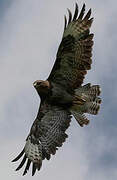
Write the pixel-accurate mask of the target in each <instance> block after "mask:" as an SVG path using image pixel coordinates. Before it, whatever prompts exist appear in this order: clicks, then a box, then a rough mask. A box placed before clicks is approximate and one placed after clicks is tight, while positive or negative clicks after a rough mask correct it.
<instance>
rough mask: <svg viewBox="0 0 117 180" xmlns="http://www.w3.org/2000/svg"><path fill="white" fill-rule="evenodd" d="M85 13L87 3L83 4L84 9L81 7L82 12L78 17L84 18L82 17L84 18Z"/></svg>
mask: <svg viewBox="0 0 117 180" xmlns="http://www.w3.org/2000/svg"><path fill="white" fill-rule="evenodd" d="M84 13H85V3H84V4H83V7H82V9H81V12H80V15H79V17H78V19H81V20H82V18H83V16H84Z"/></svg>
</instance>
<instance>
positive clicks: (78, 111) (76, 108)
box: [70, 83, 101, 126]
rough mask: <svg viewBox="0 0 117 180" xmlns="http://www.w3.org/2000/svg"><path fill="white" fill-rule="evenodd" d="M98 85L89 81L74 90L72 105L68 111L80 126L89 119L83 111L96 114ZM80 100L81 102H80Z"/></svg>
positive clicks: (99, 89) (98, 106) (98, 99)
mask: <svg viewBox="0 0 117 180" xmlns="http://www.w3.org/2000/svg"><path fill="white" fill-rule="evenodd" d="M100 93H101V88H100V86H99V85H93V86H91V84H90V83H88V84H86V85H84V86H81V87H80V88H78V89H76V90H75V95H74V99H75V100H74V101H73V106H72V107H71V109H70V111H71V113H72V115H73V116H74V117H75V119H76V120H77V122H78V123H79V124H80V126H83V125H87V124H88V123H89V120H88V119H87V118H86V116H85V115H84V113H88V114H93V115H96V114H98V112H99V109H100V104H101V98H100V97H98V96H99V95H100ZM81 102H82V103H81Z"/></svg>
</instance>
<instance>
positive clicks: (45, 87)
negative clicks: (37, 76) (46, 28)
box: [33, 80, 50, 96]
mask: <svg viewBox="0 0 117 180" xmlns="http://www.w3.org/2000/svg"><path fill="white" fill-rule="evenodd" d="M33 86H34V88H35V89H36V90H37V92H38V94H39V95H40V96H41V95H47V94H48V92H49V89H50V83H49V81H43V80H37V81H35V82H34V83H33Z"/></svg>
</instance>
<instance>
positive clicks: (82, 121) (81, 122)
mask: <svg viewBox="0 0 117 180" xmlns="http://www.w3.org/2000/svg"><path fill="white" fill-rule="evenodd" d="M71 113H72V115H73V116H74V117H75V119H76V121H77V122H78V123H79V125H80V126H81V127H83V126H84V125H88V124H89V119H87V117H86V116H85V115H84V114H83V113H82V112H76V111H74V110H71Z"/></svg>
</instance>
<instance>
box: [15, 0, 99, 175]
mask: <svg viewBox="0 0 117 180" xmlns="http://www.w3.org/2000/svg"><path fill="white" fill-rule="evenodd" d="M68 13H69V18H68V20H67V18H66V16H65V26H64V33H63V38H62V41H61V44H60V46H59V49H58V52H57V56H56V61H55V64H54V66H53V68H52V71H51V73H50V75H49V77H48V78H47V80H46V81H43V80H37V81H35V82H34V83H33V85H34V87H35V89H36V91H37V93H38V94H39V96H40V99H41V104H40V108H39V112H38V114H37V117H36V119H35V121H34V123H33V125H32V127H31V130H30V133H29V135H28V137H27V139H26V144H25V146H24V149H23V150H22V152H21V153H20V154H19V155H18V156H17V157H16V158H15V159H14V160H13V162H15V161H17V160H19V159H20V158H21V157H22V156H23V159H22V161H21V163H20V164H19V166H18V167H17V169H16V171H17V170H19V169H21V168H22V167H23V165H24V164H25V169H24V172H23V175H25V174H26V173H27V171H28V170H29V168H30V165H31V164H32V175H34V174H35V172H36V170H40V168H41V166H42V161H43V160H44V159H47V160H49V159H50V158H51V155H54V154H55V153H56V150H58V147H61V146H62V144H63V143H64V142H65V140H66V138H67V137H68V135H67V134H66V130H67V128H68V127H69V125H70V121H71V115H73V116H74V118H75V119H76V121H77V122H78V123H79V125H80V126H84V125H87V124H88V123H89V120H88V118H87V117H86V116H85V114H84V113H89V114H94V115H96V114H97V113H98V111H99V108H100V103H101V98H100V97H99V95H100V93H101V90H100V86H99V85H93V86H92V85H91V84H90V83H88V84H86V85H84V86H82V83H83V79H84V77H85V75H86V73H87V70H89V69H91V64H92V58H91V57H92V46H93V34H91V33H90V27H91V24H92V22H93V18H90V16H91V9H90V10H89V11H88V13H87V14H86V15H84V14H85V4H84V5H83V7H82V9H81V11H80V13H78V5H77V3H76V7H75V12H74V15H73V16H72V13H71V11H70V10H69V9H68Z"/></svg>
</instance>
